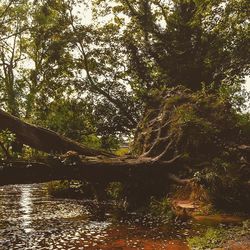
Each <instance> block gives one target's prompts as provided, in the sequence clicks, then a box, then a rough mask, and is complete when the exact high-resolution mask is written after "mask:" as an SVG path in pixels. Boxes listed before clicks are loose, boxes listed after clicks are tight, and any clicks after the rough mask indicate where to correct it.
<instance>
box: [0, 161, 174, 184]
mask: <svg viewBox="0 0 250 250" xmlns="http://www.w3.org/2000/svg"><path fill="white" fill-rule="evenodd" d="M172 167H173V166H171V167H170V168H166V165H165V164H164V163H161V164H156V163H155V162H152V161H145V160H143V161H142V160H138V159H131V158H126V157H120V158H112V159H111V158H107V157H101V158H100V157H85V158H84V159H83V160H81V161H78V162H77V161H71V162H63V161H61V160H60V159H59V158H54V159H50V160H48V161H47V162H43V163H42V162H29V163H28V162H25V161H8V162H6V161H2V162H0V185H7V184H25V183H36V182H37V183H41V182H47V181H53V180H85V181H89V182H94V183H109V182H114V181H120V182H128V181H130V182H132V181H135V180H140V179H141V178H142V176H143V179H144V180H159V179H162V178H163V177H164V178H165V180H166V179H167V178H168V173H169V172H171V168H172ZM169 178H170V179H171V178H172V175H171V176H169Z"/></svg>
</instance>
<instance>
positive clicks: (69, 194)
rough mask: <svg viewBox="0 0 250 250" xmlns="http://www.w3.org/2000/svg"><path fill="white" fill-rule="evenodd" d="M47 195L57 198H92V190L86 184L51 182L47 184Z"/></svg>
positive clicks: (78, 182)
mask: <svg viewBox="0 0 250 250" xmlns="http://www.w3.org/2000/svg"><path fill="white" fill-rule="evenodd" d="M47 190H48V194H49V195H51V196H54V197H57V198H93V190H92V188H91V186H90V185H89V184H88V183H86V182H80V181H75V180H71V181H52V182H49V183H48V184H47Z"/></svg>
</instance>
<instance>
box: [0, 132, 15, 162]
mask: <svg viewBox="0 0 250 250" xmlns="http://www.w3.org/2000/svg"><path fill="white" fill-rule="evenodd" d="M15 140H16V136H15V134H13V133H12V132H11V131H9V130H8V129H5V130H2V131H1V132H0V146H1V147H0V149H1V151H0V152H1V154H2V156H3V157H7V158H8V157H10V156H11V155H12V154H13V152H12V145H13V143H14V142H15Z"/></svg>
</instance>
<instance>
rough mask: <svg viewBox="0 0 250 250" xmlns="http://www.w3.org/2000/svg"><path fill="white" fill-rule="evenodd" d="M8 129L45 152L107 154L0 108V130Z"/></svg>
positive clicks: (23, 140)
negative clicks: (70, 151) (71, 151)
mask: <svg viewBox="0 0 250 250" xmlns="http://www.w3.org/2000/svg"><path fill="white" fill-rule="evenodd" d="M5 129H8V130H10V131H11V132H12V133H14V134H15V135H16V137H17V139H18V141H20V142H21V143H23V144H26V145H28V146H30V147H32V148H35V149H38V150H41V151H44V152H47V153H66V152H67V151H69V150H73V151H76V152H77V153H79V154H82V155H89V156H95V155H109V156H111V154H109V153H106V152H104V151H101V150H96V149H91V148H88V147H85V146H84V145H82V144H80V143H77V142H75V141H72V140H70V139H68V138H66V137H64V136H62V135H59V134H58V133H56V132H54V131H51V130H49V129H45V128H42V127H39V126H35V125H32V124H29V123H27V122H24V121H22V120H20V119H18V118H17V117H15V116H12V115H10V114H8V113H6V112H4V111H3V110H0V131H1V130H5Z"/></svg>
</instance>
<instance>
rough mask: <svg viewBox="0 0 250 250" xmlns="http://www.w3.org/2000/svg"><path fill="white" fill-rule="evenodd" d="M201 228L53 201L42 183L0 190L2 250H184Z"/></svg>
mask: <svg viewBox="0 0 250 250" xmlns="http://www.w3.org/2000/svg"><path fill="white" fill-rule="evenodd" d="M199 230H200V226H197V225H196V226H194V224H188V223H183V224H179V225H177V226H176V225H175V226H174V225H168V226H165V227H162V226H159V225H158V226H157V225H154V224H152V223H150V222H148V221H147V220H146V219H145V218H140V217H137V216H136V215H131V218H128V219H126V220H124V219H123V220H121V219H119V220H117V219H116V220H115V219H114V216H112V214H111V213H110V212H109V211H108V210H107V209H106V210H105V209H104V210H103V209H100V206H97V205H94V204H93V203H91V202H89V201H79V200H65V199H54V198H51V197H49V196H48V195H47V190H46V185H44V184H32V185H12V186H5V187H1V188H0V250H5V249H6V250H11V249H18V250H23V249H27V250H28V249H34V250H39V249H51V250H54V249H60V250H63V249H65V250H66V249H68V250H74V249H75V250H81V249H93V250H94V249H96V250H97V249H117V250H119V249H120V250H121V249H123V250H129V249H145V250H151V249H152V250H160V249H167V250H185V249H188V247H187V245H186V243H185V239H186V237H187V236H189V235H190V234H195V233H198V231H199Z"/></svg>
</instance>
